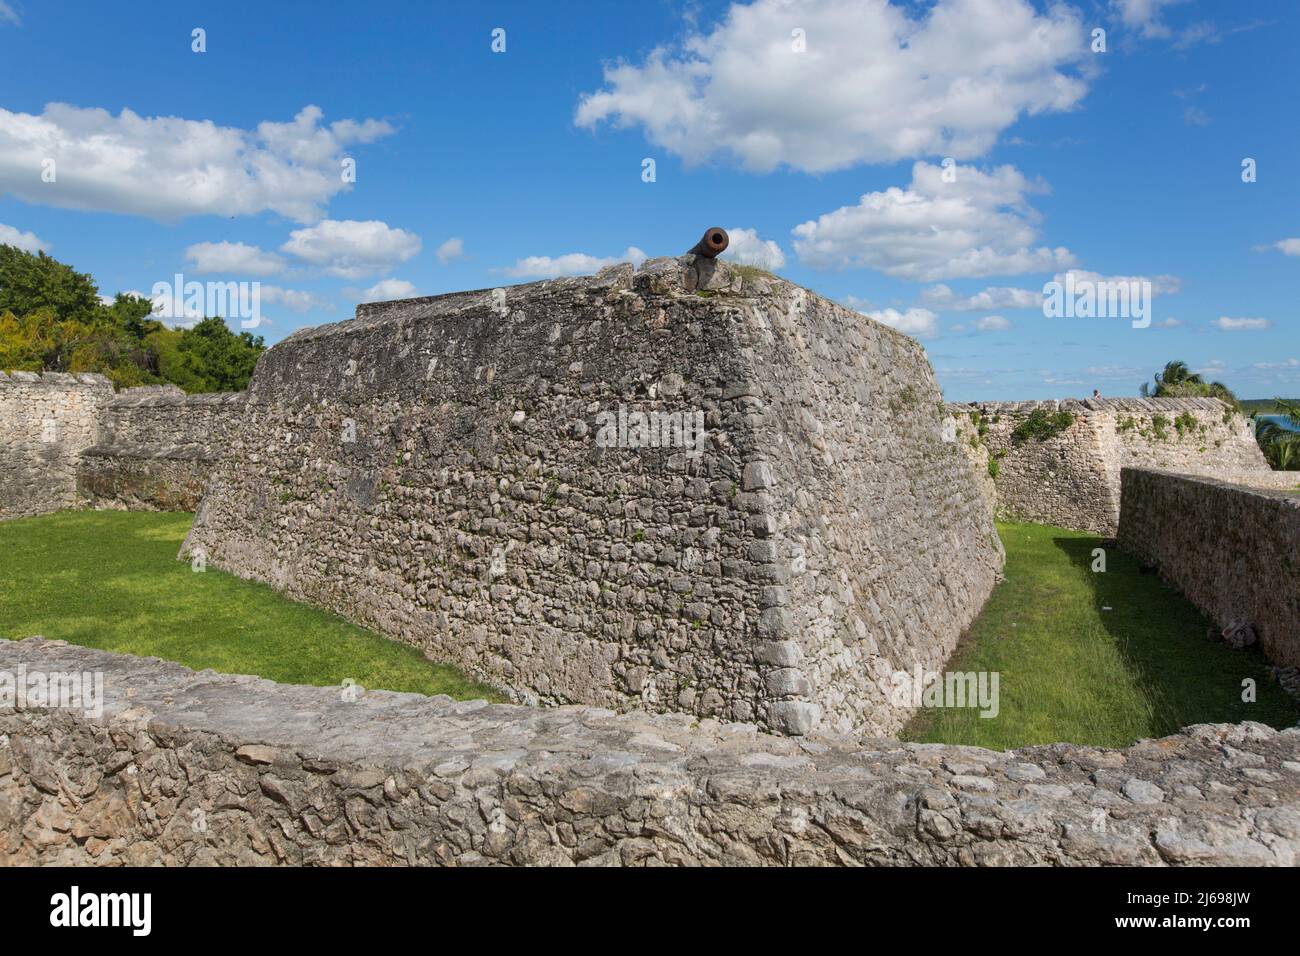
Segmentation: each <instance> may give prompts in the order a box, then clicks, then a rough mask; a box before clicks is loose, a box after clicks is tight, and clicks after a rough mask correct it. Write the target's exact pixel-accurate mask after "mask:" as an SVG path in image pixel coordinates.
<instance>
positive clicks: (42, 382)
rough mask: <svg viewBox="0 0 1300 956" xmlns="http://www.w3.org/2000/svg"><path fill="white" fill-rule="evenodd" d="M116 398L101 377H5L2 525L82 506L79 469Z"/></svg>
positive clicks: (0, 401)
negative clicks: (105, 409)
mask: <svg viewBox="0 0 1300 956" xmlns="http://www.w3.org/2000/svg"><path fill="white" fill-rule="evenodd" d="M112 397H113V385H112V383H110V382H109V380H108V379H106V378H104V377H103V376H102V375H80V376H68V375H59V374H58V373H54V372H49V373H46V374H45V375H43V376H42V375H38V374H36V373H34V372H11V373H10V374H9V375H7V376H4V377H0V520H2V519H5V518H23V517H28V516H30V515H38V514H45V513H47V512H50V511H57V510H59V509H60V508H71V507H73V506H75V505H76V504H77V463H78V462H79V461H80V456H81V453H82V451H83V450H84V449H86V448H88V447H90V446H91V445H93V444H94V443H95V440H96V436H97V434H98V427H99V426H98V422H99V414H100V411H101V409H102V408H103V407H104V405H105V404H106V403H107V402H108V401H110V400H111V399H112Z"/></svg>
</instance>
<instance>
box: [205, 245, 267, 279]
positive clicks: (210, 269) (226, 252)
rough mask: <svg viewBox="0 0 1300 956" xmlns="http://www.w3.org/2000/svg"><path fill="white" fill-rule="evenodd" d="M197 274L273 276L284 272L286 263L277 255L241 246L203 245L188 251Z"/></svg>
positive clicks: (252, 247) (254, 247)
mask: <svg viewBox="0 0 1300 956" xmlns="http://www.w3.org/2000/svg"><path fill="white" fill-rule="evenodd" d="M185 258H186V259H188V260H189V261H190V266H191V268H193V269H194V271H195V272H198V273H200V274H202V273H222V274H231V275H233V274H242V275H251V276H271V275H276V274H277V273H280V272H283V271H284V260H283V259H282V258H280V257H279V256H277V255H276V254H275V253H274V252H267V251H266V250H264V249H260V248H258V247H257V246H249V245H245V244H244V243H242V242H200V243H196V244H195V245H192V246H189V247H188V248H187V249H186V250H185Z"/></svg>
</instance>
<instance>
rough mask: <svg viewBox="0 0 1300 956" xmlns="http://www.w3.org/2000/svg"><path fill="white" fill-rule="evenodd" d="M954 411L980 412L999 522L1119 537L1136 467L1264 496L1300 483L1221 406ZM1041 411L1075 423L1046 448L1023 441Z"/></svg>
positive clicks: (981, 406) (977, 407)
mask: <svg viewBox="0 0 1300 956" xmlns="http://www.w3.org/2000/svg"><path fill="white" fill-rule="evenodd" d="M949 409H950V412H951V413H952V414H954V415H955V416H957V418H958V420H959V421H960V420H961V419H962V417H963V413H964V414H965V415H966V416H969V414H970V413H971V412H972V411H974V412H975V413H976V414H977V416H980V417H981V420H982V421H983V423H984V425H985V436H984V442H983V444H984V445H985V448H986V449H987V453H988V454H989V455H991V456H992V457H993V459H994V460H995V461H996V462H997V471H998V474H997V478H996V480H995V482H994V483H995V485H996V496H997V513H998V515H999V517H1004V518H1008V519H1010V520H1015V521H1035V522H1041V523H1045V524H1054V525H1058V526H1061V527H1066V528H1077V529H1079V530H1083V531H1092V532H1095V533H1097V534H1104V535H1113V534H1114V533H1115V531H1116V529H1117V527H1118V523H1119V507H1120V471H1121V469H1123V468H1128V467H1137V468H1153V469H1157V470H1167V471H1177V472H1182V473H1187V474H1197V475H1211V476H1225V477H1226V476H1232V477H1233V478H1234V479H1235V480H1238V481H1243V482H1247V483H1250V484H1253V485H1259V486H1262V487H1286V486H1290V485H1293V484H1294V483H1295V481H1296V480H1297V479H1296V476H1295V475H1294V474H1291V475H1289V476H1288V473H1278V472H1273V471H1271V470H1270V469H1269V466H1268V463H1267V461H1265V459H1264V455H1263V452H1261V451H1260V448H1259V445H1258V443H1257V442H1256V441H1255V437H1254V435H1255V433H1254V423H1253V422H1252V421H1251V420H1250V419H1249V418H1246V417H1244V416H1242V415H1240V414H1238V413H1236V412H1234V411H1233V410H1231V409H1230V408H1229V407H1228V406H1227V405H1225V404H1224V403H1223V402H1221V401H1219V400H1218V399H1215V398H1150V399H1142V398H1120V399H1087V400H1083V401H1076V400H1066V401H1059V402H1057V401H1050V402H984V403H977V404H971V405H964V406H963V405H956V406H949ZM1035 410H1042V411H1044V412H1046V413H1047V414H1055V413H1057V412H1060V411H1065V412H1069V413H1070V414H1071V415H1073V416H1074V422H1073V424H1072V425H1070V426H1069V427H1068V428H1067V429H1065V430H1064V431H1062V432H1061V433H1059V434H1057V435H1055V436H1053V437H1050V438H1047V439H1045V440H1041V441H1040V440H1035V439H1029V440H1027V441H1016V440H1013V438H1012V433H1013V432H1014V431H1015V429H1016V427H1017V426H1018V425H1020V424H1021V423H1022V422H1024V421H1025V420H1026V419H1027V418H1028V417H1029V416H1030V415H1031V414H1032V413H1033V412H1034V411H1035ZM1279 475H1281V476H1282V477H1279Z"/></svg>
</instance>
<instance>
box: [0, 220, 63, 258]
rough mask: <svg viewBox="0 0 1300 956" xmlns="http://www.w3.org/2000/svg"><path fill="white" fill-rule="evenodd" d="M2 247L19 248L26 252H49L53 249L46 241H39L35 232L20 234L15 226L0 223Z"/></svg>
mask: <svg viewBox="0 0 1300 956" xmlns="http://www.w3.org/2000/svg"><path fill="white" fill-rule="evenodd" d="M0 246H17V247H18V248H19V249H21V250H23V251H24V252H39V251H40V250H42V249H44V250H45V251H46V252H49V251H50V249H51V248H53V247H52V246H51V245H50V244H49V243H48V242H46V241H45V240H44V239H38V238H37V237H36V234H35V233H34V232H19V231H18V230H17V229H15V228H14V227H13V226H6V225H5V224H4V223H2V222H0Z"/></svg>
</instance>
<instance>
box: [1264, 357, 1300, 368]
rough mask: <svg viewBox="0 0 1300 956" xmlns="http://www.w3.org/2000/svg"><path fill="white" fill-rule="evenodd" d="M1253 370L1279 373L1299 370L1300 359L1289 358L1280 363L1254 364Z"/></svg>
mask: <svg viewBox="0 0 1300 956" xmlns="http://www.w3.org/2000/svg"><path fill="white" fill-rule="evenodd" d="M1255 368H1257V369H1262V370H1263V371H1280V370H1283V369H1292V368H1300V359H1297V358H1289V359H1286V360H1284V361H1281V362H1256V363H1255Z"/></svg>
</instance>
